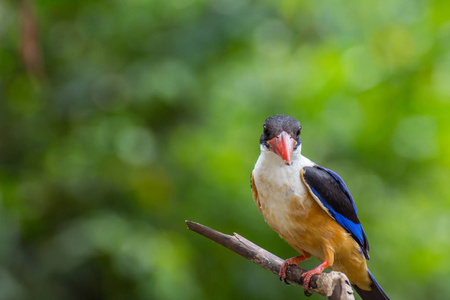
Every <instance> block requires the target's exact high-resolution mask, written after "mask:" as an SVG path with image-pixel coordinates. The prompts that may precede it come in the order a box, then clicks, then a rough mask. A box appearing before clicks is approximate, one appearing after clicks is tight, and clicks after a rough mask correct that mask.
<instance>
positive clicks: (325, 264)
mask: <svg viewBox="0 0 450 300" xmlns="http://www.w3.org/2000/svg"><path fill="white" fill-rule="evenodd" d="M329 266H330V263H329V262H328V260H326V259H325V260H324V261H323V262H322V263H321V264H320V265H318V266H317V267H315V268H314V269H312V270H311V271H308V272H305V273H303V274H302V277H303V289H304V290H305V291H307V290H308V289H309V282H310V281H311V277H312V276H313V275H316V274H320V273H322V272H323V270H325V268H327V267H329Z"/></svg>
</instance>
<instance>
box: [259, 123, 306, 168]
mask: <svg viewBox="0 0 450 300" xmlns="http://www.w3.org/2000/svg"><path fill="white" fill-rule="evenodd" d="M263 127H264V130H263V133H262V134H261V139H260V141H259V143H260V144H261V145H263V146H264V147H266V148H267V149H269V150H270V151H272V152H274V153H276V154H278V155H279V156H280V157H281V158H282V159H283V160H284V161H285V162H286V164H290V163H291V155H292V152H293V151H294V150H295V149H297V147H298V146H299V145H300V131H301V129H302V127H301V126H300V122H299V121H298V120H297V119H294V118H292V117H290V116H286V115H275V116H272V117H269V118H267V119H266V120H265V121H264V126H263Z"/></svg>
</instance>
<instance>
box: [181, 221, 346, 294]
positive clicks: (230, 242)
mask: <svg viewBox="0 0 450 300" xmlns="http://www.w3.org/2000/svg"><path fill="white" fill-rule="evenodd" d="M186 225H187V227H188V229H190V230H192V231H195V232H197V233H199V234H201V235H203V236H205V237H207V238H209V239H211V240H213V241H214V242H216V243H219V244H221V245H222V246H225V247H227V248H228V249H230V250H232V251H234V252H236V253H237V254H239V255H241V256H242V257H244V258H246V259H248V260H251V261H252V262H254V263H255V264H258V265H260V266H261V267H263V268H265V269H267V270H269V271H271V272H272V273H274V274H276V275H278V273H279V272H280V267H281V264H282V263H283V262H284V260H282V259H281V258H279V257H278V256H276V255H274V254H272V253H270V252H268V251H267V250H265V249H263V248H261V247H259V246H258V245H256V244H254V243H252V242H251V241H249V240H247V239H246V238H244V237H242V236H240V235H239V234H237V233H234V235H228V234H224V233H221V232H219V231H216V230H214V229H212V228H209V227H207V226H205V225H202V224H199V223H195V222H191V221H186ZM304 272H306V270H303V269H301V268H300V267H297V266H289V267H288V269H287V276H286V277H287V278H286V279H287V280H288V281H290V282H292V283H295V284H298V285H303V278H302V276H301V275H302V274H303V273H304ZM310 291H311V292H314V293H317V294H319V295H322V296H324V297H328V299H329V300H354V299H355V298H354V296H353V290H352V288H351V286H350V284H349V281H348V278H347V276H346V275H345V274H343V273H340V272H334V271H333V272H330V273H322V274H320V275H314V276H313V277H312V279H311V282H310Z"/></svg>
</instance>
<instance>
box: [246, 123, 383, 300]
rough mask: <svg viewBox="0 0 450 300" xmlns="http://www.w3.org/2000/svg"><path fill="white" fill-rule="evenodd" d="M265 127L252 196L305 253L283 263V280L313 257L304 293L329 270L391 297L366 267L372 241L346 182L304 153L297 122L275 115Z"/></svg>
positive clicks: (367, 296) (371, 295) (369, 294)
mask: <svg viewBox="0 0 450 300" xmlns="http://www.w3.org/2000/svg"><path fill="white" fill-rule="evenodd" d="M263 127H264V130H263V133H262V135H261V139H260V148H261V154H260V156H259V158H258V161H257V162H256V165H255V168H254V170H253V172H252V177H251V185H252V192H253V198H254V200H255V203H256V206H257V207H258V209H259V211H260V212H261V213H262V215H263V216H264V219H265V220H266V222H267V224H269V226H270V227H271V228H272V229H273V230H274V231H275V232H277V233H278V234H279V235H280V236H281V237H282V238H283V239H284V240H286V242H288V243H289V244H290V245H291V246H292V247H293V248H294V249H295V250H296V251H298V252H299V253H300V255H299V256H297V257H293V258H289V259H287V260H286V261H285V262H284V263H283V265H282V267H281V270H280V274H279V275H280V278H286V269H287V267H288V266H289V265H297V264H298V263H299V262H301V261H304V260H306V259H308V258H310V257H311V256H314V257H316V258H317V259H319V261H321V263H320V264H319V265H318V266H317V267H316V268H314V269H312V270H310V271H308V272H306V273H304V274H303V278H304V285H303V288H304V289H305V291H307V290H308V288H309V282H310V280H311V277H312V276H313V275H314V274H320V273H321V272H322V271H323V270H324V269H325V268H330V269H332V270H335V271H340V272H343V273H345V274H346V275H347V277H348V279H349V280H350V283H351V284H352V285H353V287H354V288H355V290H356V291H357V292H358V294H359V295H360V296H361V298H363V299H364V300H372V299H373V300H375V299H389V297H388V296H387V295H386V294H385V293H384V291H383V290H382V289H381V287H380V285H379V284H378V283H377V282H376V280H375V278H374V277H373V276H372V274H371V273H370V272H369V269H368V268H367V264H366V260H367V259H369V254H368V252H369V243H368V241H367V237H366V234H365V233H364V230H363V228H362V226H361V222H360V221H359V218H358V214H357V211H356V206H355V202H354V201H353V198H352V196H351V194H350V192H349V190H348V189H347V186H346V185H345V183H344V181H343V180H342V179H341V177H339V175H337V174H336V173H335V172H333V171H331V170H328V169H326V168H324V167H321V166H319V165H317V164H315V163H314V162H312V161H311V160H309V159H308V158H306V157H304V156H303V155H302V154H301V142H300V131H301V126H300V122H299V121H298V120H296V119H294V118H292V117H290V116H286V115H276V116H272V117H269V118H267V119H266V120H265V122H264V126H263Z"/></svg>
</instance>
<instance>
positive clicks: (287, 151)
mask: <svg viewBox="0 0 450 300" xmlns="http://www.w3.org/2000/svg"><path fill="white" fill-rule="evenodd" d="M267 143H268V144H269V146H270V151H272V152H273V153H275V154H278V155H279V156H280V157H281V159H282V160H283V161H284V162H285V163H286V164H287V165H290V164H291V158H292V152H294V147H295V145H296V144H297V142H296V141H295V140H294V139H293V138H292V137H291V136H290V135H289V133H287V132H286V131H282V132H281V133H280V134H279V135H278V136H276V137H274V138H273V139H271V140H269V141H267Z"/></svg>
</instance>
